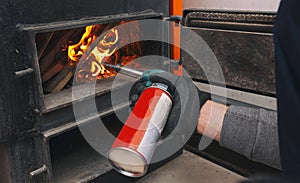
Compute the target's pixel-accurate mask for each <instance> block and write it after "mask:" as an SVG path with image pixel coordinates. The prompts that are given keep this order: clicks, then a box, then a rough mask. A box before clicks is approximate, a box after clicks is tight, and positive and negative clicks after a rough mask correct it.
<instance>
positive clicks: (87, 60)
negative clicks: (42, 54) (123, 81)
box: [68, 22, 140, 82]
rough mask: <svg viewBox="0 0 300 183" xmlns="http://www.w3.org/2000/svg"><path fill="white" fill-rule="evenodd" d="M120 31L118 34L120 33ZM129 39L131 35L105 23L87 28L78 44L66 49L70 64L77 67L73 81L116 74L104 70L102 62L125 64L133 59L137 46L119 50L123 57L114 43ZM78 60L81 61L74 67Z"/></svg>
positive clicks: (93, 79) (132, 45)
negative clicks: (100, 35)
mask: <svg viewBox="0 0 300 183" xmlns="http://www.w3.org/2000/svg"><path fill="white" fill-rule="evenodd" d="M121 23H122V22H121ZM123 23H124V22H123ZM101 26H102V27H101ZM118 29H120V30H118ZM105 30H106V31H105ZM120 31H121V32H122V33H121V34H120ZM103 32H104V35H103V36H102V37H101V38H100V37H99V34H102V33H103ZM133 33H135V32H133ZM135 35H136V34H135ZM130 36H132V32H130V31H129V32H128V30H123V29H122V28H116V27H114V28H110V25H109V24H108V25H93V26H87V27H86V28H85V32H84V33H83V35H82V37H81V39H80V41H79V42H78V43H77V44H74V45H69V46H68V60H69V63H70V65H71V66H74V65H77V67H80V68H77V69H79V71H78V72H77V74H76V76H75V79H76V82H87V81H95V80H97V79H102V78H107V77H111V76H115V75H116V72H115V71H113V70H110V69H107V68H105V66H104V65H103V64H102V63H104V62H108V63H110V64H117V63H118V64H122V65H126V64H128V63H130V62H131V61H132V60H134V59H135V58H137V57H138V55H139V52H140V46H139V44H138V43H133V44H130V45H128V46H126V47H125V48H123V50H125V51H123V52H124V53H125V54H124V53H122V54H120V52H121V51H119V47H118V43H119V42H120V41H126V39H130ZM99 39H100V41H99ZM96 41H97V43H96ZM132 48H134V49H132ZM134 50H136V51H134ZM135 52H138V53H135ZM85 53H86V54H85ZM80 59H81V62H80V64H78V63H79V60H80Z"/></svg>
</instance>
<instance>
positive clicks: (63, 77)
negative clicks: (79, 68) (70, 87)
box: [44, 64, 75, 93]
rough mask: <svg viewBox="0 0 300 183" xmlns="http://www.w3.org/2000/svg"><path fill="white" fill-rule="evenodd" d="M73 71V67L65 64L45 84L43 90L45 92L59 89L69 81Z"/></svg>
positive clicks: (53, 91) (55, 91)
mask: <svg viewBox="0 0 300 183" xmlns="http://www.w3.org/2000/svg"><path fill="white" fill-rule="evenodd" d="M74 72H75V68H74V67H71V66H70V65H68V64H67V65H65V66H64V68H63V70H62V71H61V72H59V73H58V74H57V75H56V76H55V77H54V78H53V79H52V80H50V81H48V82H47V83H46V84H45V87H44V90H45V92H47V93H57V92H59V91H61V90H62V89H63V88H64V87H65V85H66V84H67V83H68V82H69V81H70V79H71V78H72V77H73V75H74Z"/></svg>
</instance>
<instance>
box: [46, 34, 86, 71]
mask: <svg viewBox="0 0 300 183" xmlns="http://www.w3.org/2000/svg"><path fill="white" fill-rule="evenodd" d="M78 32H82V30H77V32H74V30H73V31H72V30H70V31H66V33H64V35H63V36H61V38H60V39H59V40H57V41H56V44H55V46H53V47H52V48H51V49H50V50H49V51H48V52H45V53H46V54H44V55H43V56H42V57H41V59H40V71H41V74H45V72H46V71H47V70H48V69H50V68H49V67H50V66H51V65H52V64H53V63H54V62H55V61H57V60H58V59H59V58H61V57H62V55H64V54H65V52H63V51H62V49H63V48H65V47H66V45H67V44H68V42H69V41H70V40H71V38H72V37H74V35H76V34H77V33H78ZM54 37H55V36H53V39H54Z"/></svg>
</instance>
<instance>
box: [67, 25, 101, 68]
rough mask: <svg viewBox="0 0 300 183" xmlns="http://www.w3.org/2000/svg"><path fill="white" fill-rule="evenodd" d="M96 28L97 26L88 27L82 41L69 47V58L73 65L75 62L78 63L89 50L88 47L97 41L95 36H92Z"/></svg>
mask: <svg viewBox="0 0 300 183" xmlns="http://www.w3.org/2000/svg"><path fill="white" fill-rule="evenodd" d="M94 27H95V26H87V27H86V28H85V33H84V34H83V35H82V37H81V39H80V41H79V42H78V43H77V44H74V45H71V46H68V57H69V60H70V61H71V64H73V62H77V61H78V60H79V59H80V57H81V56H82V55H83V53H84V52H85V51H86V50H87V48H88V46H89V45H90V44H91V43H92V42H93V41H94V40H95V39H96V36H95V35H91V32H92V30H93V28H94Z"/></svg>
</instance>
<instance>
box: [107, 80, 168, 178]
mask: <svg viewBox="0 0 300 183" xmlns="http://www.w3.org/2000/svg"><path fill="white" fill-rule="evenodd" d="M172 104H173V102H172V97H171V95H170V94H169V93H168V92H167V86H165V85H163V84H159V83H156V84H153V86H151V87H148V88H146V89H145V90H144V91H143V92H142V94H141V95H140V97H139V99H138V101H137V102H136V104H135V106H134V108H133V110H132V112H131V114H130V115H129V117H128V119H127V120H126V122H125V124H124V126H123V128H122V130H121V131H120V133H119V135H118V136H117V139H116V140H115V142H114V143H113V145H112V148H111V149H110V150H109V152H108V159H109V161H110V162H111V164H112V165H113V167H114V168H115V169H116V170H117V171H118V172H120V173H122V174H123V175H126V176H130V177H140V176H143V175H144V174H145V173H146V172H147V169H148V165H149V163H150V161H151V158H152V155H153V153H154V151H155V146H156V144H157V142H158V140H159V138H160V135H161V132H162V130H163V129H164V127H165V124H166V122H167V119H168V116H169V113H170V110H171V108H172Z"/></svg>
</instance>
